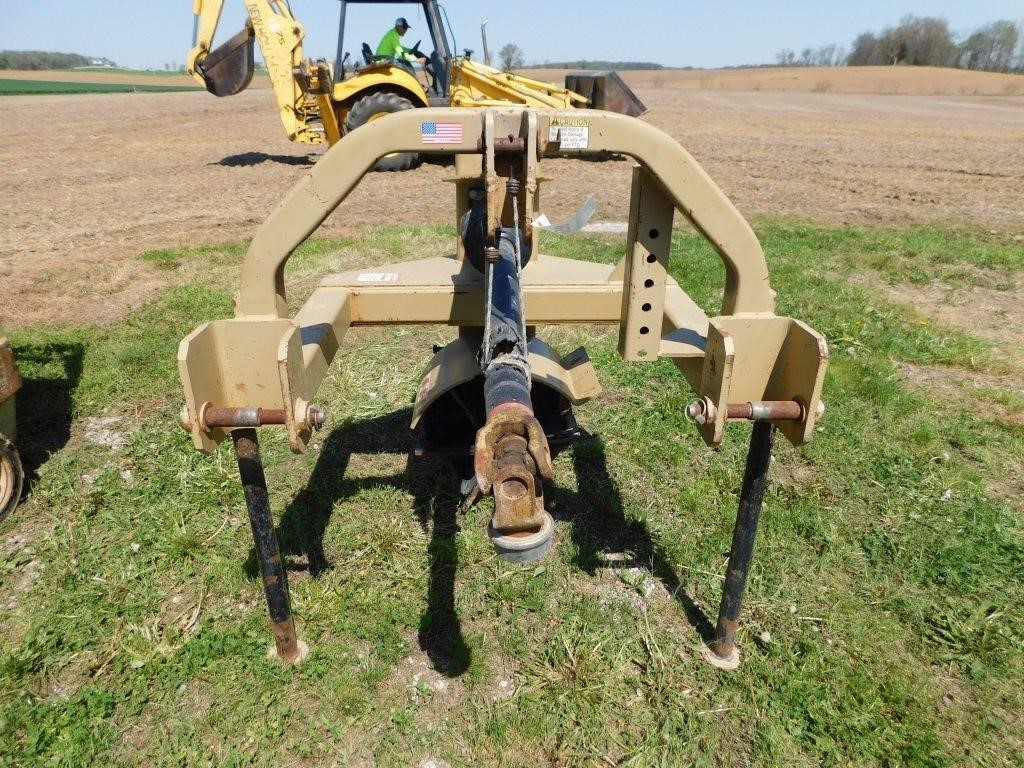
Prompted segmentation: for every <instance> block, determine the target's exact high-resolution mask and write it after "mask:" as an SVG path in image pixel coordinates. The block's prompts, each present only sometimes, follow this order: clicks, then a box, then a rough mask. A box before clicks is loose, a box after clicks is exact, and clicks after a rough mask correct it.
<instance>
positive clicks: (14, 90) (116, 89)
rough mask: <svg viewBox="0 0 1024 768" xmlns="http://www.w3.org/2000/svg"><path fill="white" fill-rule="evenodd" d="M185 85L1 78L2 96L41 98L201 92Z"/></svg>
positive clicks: (0, 89) (0, 94) (0, 88)
mask: <svg viewBox="0 0 1024 768" xmlns="http://www.w3.org/2000/svg"><path fill="white" fill-rule="evenodd" d="M201 90H202V88H199V87H190V86H184V85H144V84H136V85H132V84H128V83H86V82H79V81H67V82H65V81H60V80H23V79H20V78H19V79H14V78H0V96H41V95H46V94H70V93H171V92H174V91H201Z"/></svg>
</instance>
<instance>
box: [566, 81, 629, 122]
mask: <svg viewBox="0 0 1024 768" xmlns="http://www.w3.org/2000/svg"><path fill="white" fill-rule="evenodd" d="M565 87H566V89H567V90H570V91H575V92H576V93H578V94H580V95H581V96H586V97H587V98H588V99H589V100H590V108H591V109H603V110H607V111H608V112H618V113H620V114H623V115H629V116H630V117H639V116H640V115H644V114H646V113H647V107H645V106H644V103H643V102H642V101H640V99H639V97H638V96H637V95H636V94H635V93H633V91H632V90H630V87H629V86H628V85H626V84H625V83H624V82H623V81H622V78H621V77H619V73H618V72H570V73H569V74H568V75H566V76H565Z"/></svg>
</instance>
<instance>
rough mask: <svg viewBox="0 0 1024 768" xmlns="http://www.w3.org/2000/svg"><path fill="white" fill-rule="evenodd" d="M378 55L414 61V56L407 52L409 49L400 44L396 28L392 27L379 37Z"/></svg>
mask: <svg viewBox="0 0 1024 768" xmlns="http://www.w3.org/2000/svg"><path fill="white" fill-rule="evenodd" d="M377 55H378V56H391V57H392V58H404V59H405V60H406V61H416V57H415V56H412V55H411V54H410V53H409V49H408V48H406V47H405V46H404V45H402V42H401V39H400V38H399V35H398V30H397V29H395V28H394V27H392V28H391V29H389V30H388V32H387V34H386V35H384V37H382V38H381V41H380V45H378V46H377Z"/></svg>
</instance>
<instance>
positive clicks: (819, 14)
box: [0, 0, 1024, 68]
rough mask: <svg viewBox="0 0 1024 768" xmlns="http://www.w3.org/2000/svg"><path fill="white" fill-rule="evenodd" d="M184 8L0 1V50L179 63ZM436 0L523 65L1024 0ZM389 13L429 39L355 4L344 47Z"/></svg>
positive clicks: (117, 0)
mask: <svg viewBox="0 0 1024 768" xmlns="http://www.w3.org/2000/svg"><path fill="white" fill-rule="evenodd" d="M291 3H292V9H293V11H294V12H295V15H296V16H297V17H298V18H299V20H300V21H301V22H302V23H303V25H304V26H305V28H306V44H305V46H304V50H305V53H306V55H307V56H311V57H314V58H316V57H328V58H332V59H333V57H334V50H335V47H336V38H335V36H336V34H337V31H336V30H337V16H338V2H337V0H291ZM191 5H192V4H191V0H134V2H129V1H128V0H47V2H24V1H23V0H18V2H15V1H14V0H0V18H2V19H3V24H2V26H0V49H15V50H27V49H33V50H50V51H67V52H77V53H84V54H87V55H93V56H106V57H107V58H110V59H113V60H115V61H117V62H118V63H119V64H122V65H125V66H132V67H141V68H145V67H154V68H163V66H164V64H167V63H181V62H182V61H183V60H184V58H185V54H186V53H187V51H188V48H189V47H190V44H191V39H192V12H191ZM444 5H445V6H446V7H447V9H448V15H449V16H450V18H451V20H452V24H453V26H454V29H455V35H456V40H457V43H458V45H459V47H460V48H463V47H470V48H474V49H476V51H477V52H478V54H479V52H480V22H481V21H483V20H484V19H485V18H486V19H489V22H490V23H489V24H488V27H487V29H488V42H489V44H490V46H491V48H492V50H497V48H499V47H500V46H501V45H503V44H504V43H507V42H515V43H517V44H518V45H519V46H520V47H521V48H522V49H523V50H524V51H525V53H526V59H527V61H528V62H543V61H544V60H559V59H581V58H589V59H597V58H602V59H617V60H635V61H637V60H645V61H657V62H661V63H662V64H665V65H669V66H695V67H718V66H726V65H735V64H743V63H768V62H772V61H774V59H775V54H776V53H777V52H778V51H779V50H781V49H783V48H791V49H794V50H796V51H799V50H800V49H802V48H805V47H817V46H819V45H825V44H829V43H838V44H840V45H843V46H849V44H850V41H852V40H853V38H854V37H855V36H856V35H857V34H858V33H859V32H862V31H864V30H868V29H872V30H874V29H879V28H881V27H883V26H886V25H888V24H893V23H896V22H897V21H899V19H900V17H902V16H903V15H905V14H907V13H913V14H917V15H935V16H943V17H945V18H946V19H947V20H948V21H949V22H950V26H951V28H952V29H953V31H954V32H955V33H958V32H968V31H970V30H973V29H974V28H975V27H978V26H980V25H981V24H985V23H987V22H990V21H994V20H996V19H1002V18H1006V19H1012V20H1014V21H1017V20H1021V19H1024V0H985V1H984V2H973V1H971V0H967V1H966V2H965V0H932V1H931V2H929V1H927V0H902V1H900V0H896V2H893V0H845V1H837V0H817V2H810V1H809V0H790V1H785V0H784V1H782V2H779V1H778V0H776V1H775V2H769V1H768V0H748V2H717V3H709V2H706V1H702V2H689V1H687V2H672V1H671V0H649V1H648V2H642V1H641V2H628V1H627V2H623V0H586V1H584V0H580V1H579V2H551V0H517V1H516V2H481V0H475V1H474V2H471V1H470V0H448V2H447V3H444ZM243 13H244V11H243V4H242V0H226V3H225V11H224V18H223V19H222V22H221V33H222V34H221V35H220V36H219V37H218V40H220V39H224V38H225V37H226V36H227V35H228V34H231V33H234V32H236V31H237V30H238V29H240V28H241V26H242V19H243ZM396 15H404V16H406V17H408V19H409V22H410V24H411V25H412V26H413V29H412V30H410V32H409V37H410V42H415V41H416V40H417V39H418V38H419V37H420V36H421V33H422V36H424V37H426V36H427V30H426V25H425V24H423V22H422V17H421V13H420V11H419V9H418V8H417V7H416V6H412V5H406V6H404V7H402V6H399V5H391V4H386V5H377V6H370V5H364V6H361V7H353V8H352V9H351V10H350V12H349V17H350V23H349V25H348V33H347V36H346V39H347V44H346V46H345V47H346V49H348V50H351V51H352V52H353V54H355V53H356V52H358V50H359V43H361V42H362V41H363V40H366V41H367V42H368V43H369V44H370V46H371V47H376V44H377V41H378V40H379V39H380V36H381V35H382V34H383V33H384V32H385V31H386V30H387V28H388V27H389V26H390V25H391V23H392V22H393V21H394V18H395V16H396ZM424 47H426V46H424Z"/></svg>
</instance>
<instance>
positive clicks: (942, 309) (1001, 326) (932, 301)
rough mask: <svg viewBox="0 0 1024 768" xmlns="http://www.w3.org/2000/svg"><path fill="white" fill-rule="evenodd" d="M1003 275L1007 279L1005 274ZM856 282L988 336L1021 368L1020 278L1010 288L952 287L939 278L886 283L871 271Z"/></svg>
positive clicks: (1023, 297) (1023, 318) (1023, 296)
mask: <svg viewBox="0 0 1024 768" xmlns="http://www.w3.org/2000/svg"><path fill="white" fill-rule="evenodd" d="M1002 278H1003V279H1004V280H1006V279H1008V277H1007V276H1005V275H1004V276H1002ZM855 282H858V283H860V284H862V285H867V286H869V287H871V289H872V290H876V291H881V292H882V294H883V295H884V296H886V297H887V298H889V299H891V300H892V301H896V302H899V303H901V304H906V305H908V306H912V307H914V308H915V309H916V310H917V311H918V312H920V313H921V314H923V315H926V316H927V317H930V318H934V319H935V320H936V321H938V322H939V323H941V324H942V325H947V326H950V327H953V328H960V329H962V330H964V331H966V332H968V333H971V334H973V335H975V336H980V337H982V338H985V339H991V340H992V341H994V342H996V344H997V346H998V347H999V350H1000V352H1001V353H1002V354H1004V355H1005V356H1006V358H1007V360H1008V361H1009V362H1011V363H1013V364H1015V365H1017V366H1018V367H1020V368H1022V369H1024V354H1022V350H1024V313H1022V309H1024V286H1022V285H1021V284H1020V283H1019V282H1017V283H1015V284H1014V286H1013V288H1012V289H1010V290H997V289H995V288H986V287H983V286H978V285H974V286H959V287H954V286H951V285H946V284H945V283H939V282H936V283H932V284H929V285H913V284H910V283H900V284H898V285H889V284H888V283H885V282H884V281H882V280H881V279H880V278H879V277H878V276H877V275H874V274H871V273H864V274H861V275H858V276H857V277H856V278H855Z"/></svg>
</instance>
